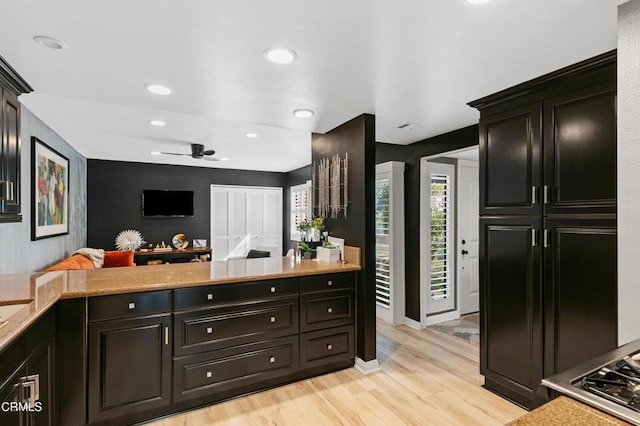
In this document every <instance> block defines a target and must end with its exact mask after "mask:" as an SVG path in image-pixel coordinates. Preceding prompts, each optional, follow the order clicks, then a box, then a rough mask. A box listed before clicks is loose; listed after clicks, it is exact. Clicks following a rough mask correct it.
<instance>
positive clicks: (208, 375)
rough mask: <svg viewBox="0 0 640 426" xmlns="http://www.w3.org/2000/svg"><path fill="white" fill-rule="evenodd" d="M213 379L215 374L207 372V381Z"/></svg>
mask: <svg viewBox="0 0 640 426" xmlns="http://www.w3.org/2000/svg"><path fill="white" fill-rule="evenodd" d="M211 377H213V373H212V372H211V371H207V379H209V378H211Z"/></svg>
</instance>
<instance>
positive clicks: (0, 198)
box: [0, 57, 33, 222]
mask: <svg viewBox="0 0 640 426" xmlns="http://www.w3.org/2000/svg"><path fill="white" fill-rule="evenodd" d="M32 90H33V89H31V87H30V86H29V85H28V84H27V83H26V82H25V81H24V80H23V79H22V77H20V75H19V74H18V73H17V72H16V71H15V70H14V69H13V68H11V66H10V65H9V64H8V63H7V62H6V61H5V60H4V59H3V58H2V57H0V102H1V105H0V222H21V221H22V215H21V214H20V211H21V207H20V201H21V200H20V185H21V182H20V176H21V174H20V143H21V137H20V102H18V96H19V95H20V94H22V93H29V92H31V91H32Z"/></svg>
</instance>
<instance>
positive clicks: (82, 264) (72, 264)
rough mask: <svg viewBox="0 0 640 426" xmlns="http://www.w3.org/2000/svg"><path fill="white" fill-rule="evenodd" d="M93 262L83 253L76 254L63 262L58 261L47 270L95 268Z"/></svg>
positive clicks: (46, 270)
mask: <svg viewBox="0 0 640 426" xmlns="http://www.w3.org/2000/svg"><path fill="white" fill-rule="evenodd" d="M94 268H95V267H94V266H93V262H92V261H91V260H89V259H87V258H86V257H84V256H83V255H81V254H74V255H73V256H71V257H67V258H66V259H65V260H63V261H62V262H59V263H56V264H55V265H52V266H50V267H48V268H47V269H45V270H44V271H45V272H52V271H75V270H78V269H94Z"/></svg>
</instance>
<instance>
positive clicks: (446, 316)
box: [424, 310, 460, 326]
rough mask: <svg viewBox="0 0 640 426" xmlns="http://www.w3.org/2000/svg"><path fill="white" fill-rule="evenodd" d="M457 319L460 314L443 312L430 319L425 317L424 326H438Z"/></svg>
mask: <svg viewBox="0 0 640 426" xmlns="http://www.w3.org/2000/svg"><path fill="white" fill-rule="evenodd" d="M458 318H460V312H459V311H457V310H455V311H451V312H445V313H442V314H437V315H432V316H430V317H427V319H426V321H425V323H424V324H425V326H428V325H434V324H438V323H441V322H445V321H451V320H454V319H458Z"/></svg>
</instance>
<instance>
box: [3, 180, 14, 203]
mask: <svg viewBox="0 0 640 426" xmlns="http://www.w3.org/2000/svg"><path fill="white" fill-rule="evenodd" d="M0 201H15V200H14V199H13V182H11V181H8V180H3V181H0Z"/></svg>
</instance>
